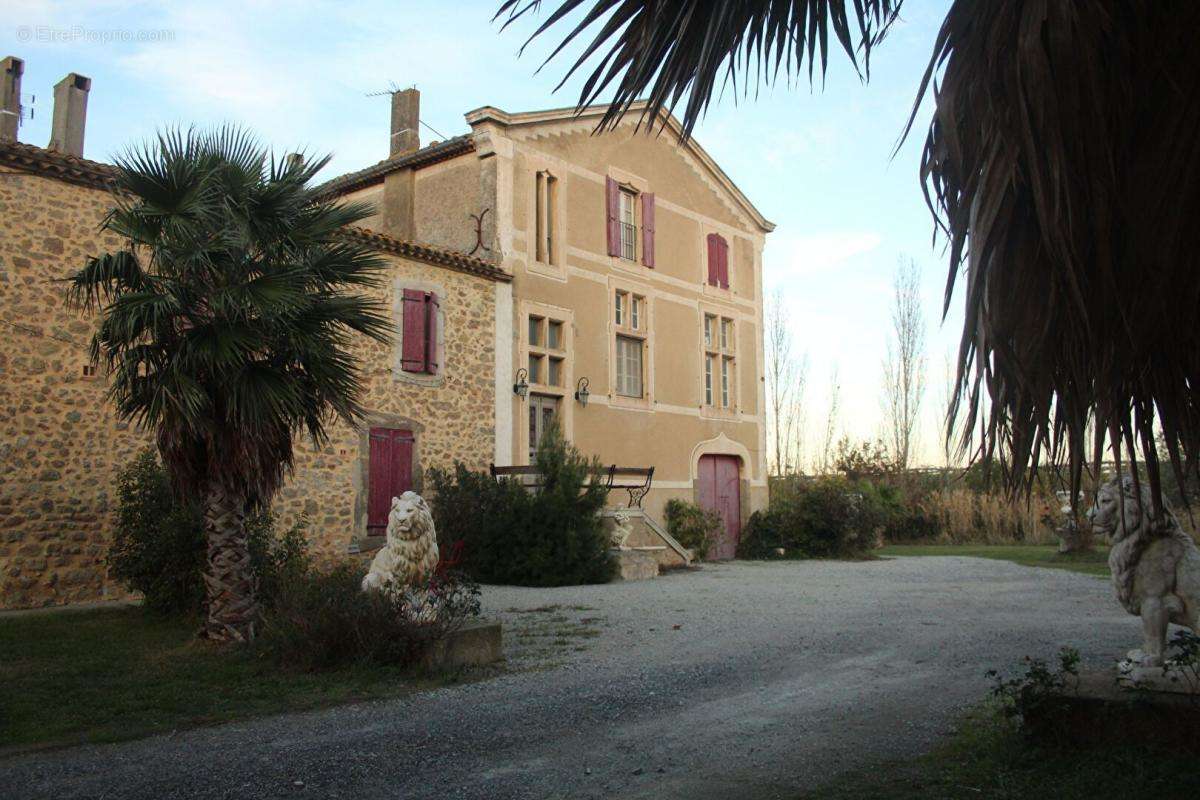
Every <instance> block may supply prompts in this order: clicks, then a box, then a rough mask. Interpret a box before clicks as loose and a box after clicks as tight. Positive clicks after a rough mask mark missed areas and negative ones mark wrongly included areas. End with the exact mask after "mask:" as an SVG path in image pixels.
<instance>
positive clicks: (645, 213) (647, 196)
mask: <svg viewBox="0 0 1200 800" xmlns="http://www.w3.org/2000/svg"><path fill="white" fill-rule="evenodd" d="M642 263H643V264H645V265H646V266H647V267H650V268H651V269H654V195H653V194H652V193H651V192H643V193H642Z"/></svg>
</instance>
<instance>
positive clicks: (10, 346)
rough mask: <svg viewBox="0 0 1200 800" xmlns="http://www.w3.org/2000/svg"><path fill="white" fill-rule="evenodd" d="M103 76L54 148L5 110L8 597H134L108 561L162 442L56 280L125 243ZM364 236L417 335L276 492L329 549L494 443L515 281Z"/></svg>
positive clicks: (1, 209)
mask: <svg viewBox="0 0 1200 800" xmlns="http://www.w3.org/2000/svg"><path fill="white" fill-rule="evenodd" d="M0 66H2V68H3V71H4V76H5V78H6V81H7V82H8V83H7V84H6V85H7V86H9V87H10V88H9V89H8V91H7V92H6V93H5V95H4V96H3V98H2V99H5V100H7V99H9V98H10V97H17V96H19V79H20V70H21V62H20V61H19V60H18V59H13V58H9V59H5V60H4V61H3V62H0ZM14 83H15V84H16V85H17V87H18V88H17V89H16V90H15V91H14V90H13V89H12V88H11V87H12V86H13V84H14ZM88 86H89V82H88V80H87V79H86V78H82V77H81V76H77V75H68V76H67V78H65V79H64V80H63V81H62V82H61V83H60V84H59V85H58V87H56V91H55V115H54V132H53V138H52V140H51V147H48V148H42V147H37V146H34V145H30V144H25V143H21V142H19V141H17V140H16V139H17V135H16V134H17V127H16V117H14V116H12V115H5V116H3V117H0V123H2V124H3V126H4V127H0V219H2V220H3V224H2V225H0V333H2V335H0V608H8V607H25V606H36V605H47V604H64V603H75V602H83V601H90V600H101V599H106V598H112V597H117V596H120V595H121V593H122V590H121V588H120V587H119V586H117V585H115V584H114V583H113V582H111V581H110V580H109V579H108V577H107V574H106V570H105V567H104V556H105V552H106V549H107V537H108V532H109V531H110V530H111V525H112V520H113V513H114V483H115V478H116V475H117V473H118V472H119V470H120V469H121V468H122V467H123V466H125V465H126V464H128V463H129V461H130V460H131V459H132V458H133V456H134V455H135V454H136V453H137V451H138V450H140V449H141V448H143V447H145V446H147V445H148V444H149V443H150V437H148V436H147V435H145V434H144V433H141V432H139V431H137V430H136V429H133V428H130V427H129V426H127V425H125V424H120V423H117V422H116V419H115V416H114V414H113V413H112V411H111V409H110V408H109V407H108V406H107V405H106V401H105V393H106V390H107V382H106V376H105V375H104V372H103V367H95V366H93V365H92V364H91V362H90V361H89V357H88V351H87V343H88V340H89V339H90V336H91V333H92V330H93V325H94V322H93V321H92V320H90V319H87V318H84V317H81V316H79V315H76V314H74V313H71V312H68V311H67V310H66V309H65V308H64V305H63V295H62V285H61V284H59V283H56V281H57V280H58V279H61V278H63V277H65V276H67V275H69V274H71V273H72V272H74V271H75V270H77V269H78V268H79V267H81V266H82V265H83V263H84V261H85V259H86V258H87V257H88V256H90V255H94V254H96V253H99V252H103V251H105V250H113V249H117V248H119V247H120V246H121V242H120V241H119V240H118V239H117V238H116V237H114V236H112V235H110V234H105V233H101V232H100V230H99V229H100V224H101V221H102V220H103V218H104V215H105V213H106V212H107V210H108V209H109V207H110V203H111V194H110V189H109V184H110V181H111V179H112V174H113V169H112V167H111V166H109V165H107V164H101V163H97V162H94V161H88V160H86V159H83V158H82V149H83V136H82V134H83V130H84V113H85V111H86V101H87V90H88ZM60 112H61V113H60ZM348 235H352V236H358V237H361V238H365V239H368V240H369V241H370V242H371V243H372V244H373V245H375V246H376V247H377V248H378V249H379V250H380V251H381V252H382V253H383V254H384V256H385V257H386V259H387V260H388V261H389V263H390V271H389V273H388V276H387V277H388V280H387V285H386V286H385V287H384V288H383V289H382V290H381V291H382V292H383V293H384V295H385V299H386V301H387V302H388V303H389V305H390V306H391V308H392V309H393V314H394V320H395V324H396V328H397V330H398V331H400V332H401V333H400V334H399V335H398V336H397V337H396V342H395V344H394V346H392V347H385V346H383V345H379V344H376V343H374V342H366V341H364V343H363V345H362V348H361V351H360V353H359V355H360V357H361V359H362V369H363V373H364V378H365V382H366V386H367V389H366V394H365V397H364V398H363V405H364V406H365V407H366V408H367V409H368V410H369V412H370V413H369V417H368V420H367V425H366V426H365V427H364V428H363V429H362V430H361V431H356V430H352V429H350V428H349V427H348V426H344V425H338V426H335V427H334V428H333V429H332V430H331V432H330V434H331V435H330V441H329V443H328V445H327V446H326V447H325V448H323V449H322V450H320V451H319V452H318V451H315V450H314V449H313V448H312V446H311V444H310V443H308V442H307V441H302V442H300V443H299V451H298V453H297V459H296V470H295V473H294V475H293V476H292V477H291V479H290V480H289V481H288V483H287V484H286V485H285V487H284V488H283V490H282V492H281V494H280V496H279V498H278V500H277V501H276V503H275V506H274V510H275V512H276V514H277V515H278V516H279V517H280V520H281V522H282V523H283V524H285V525H289V524H291V523H292V522H294V521H296V520H297V519H298V518H299V517H300V515H301V514H302V513H303V514H305V515H307V516H308V518H309V519H310V522H311V524H310V526H309V531H310V536H311V546H312V548H313V550H314V552H315V553H317V554H318V555H338V554H345V553H346V552H347V551H353V550H365V549H371V548H372V547H374V546H376V544H377V543H378V542H380V541H381V536H380V534H381V532H382V529H383V526H384V525H386V519H387V507H388V501H389V500H390V498H391V496H392V494H398V493H399V492H401V491H403V490H405V489H408V488H416V489H418V490H419V489H420V488H421V474H422V470H423V469H425V468H427V467H429V466H435V465H437V466H444V467H450V466H452V465H453V464H454V462H455V461H462V462H464V463H466V464H467V465H468V466H471V467H472V468H475V469H486V467H487V465H488V463H489V462H490V461H491V460H492V459H493V458H494V451H493V441H494V439H495V413H494V409H495V392H494V385H495V380H494V377H493V371H494V368H495V356H494V349H495V336H494V327H495V325H494V320H495V316H496V308H497V302H498V299H500V298H505V297H507V296H508V289H509V286H510V282H511V276H510V275H508V274H507V273H505V272H504V271H503V270H502V269H500V268H499V267H498V266H497V265H495V264H494V263H491V262H489V261H486V260H483V259H479V258H473V257H470V256H467V255H464V254H462V253H458V252H454V251H452V250H450V249H448V248H445V247H437V246H428V245H419V244H415V243H413V242H410V241H404V240H399V239H395V238H392V237H389V236H386V235H384V234H381V233H374V232H369V231H354V232H350V233H348Z"/></svg>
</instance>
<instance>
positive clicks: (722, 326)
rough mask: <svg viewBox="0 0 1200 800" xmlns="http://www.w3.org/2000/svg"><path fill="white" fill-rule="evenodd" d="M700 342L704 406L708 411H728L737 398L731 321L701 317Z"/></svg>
mask: <svg viewBox="0 0 1200 800" xmlns="http://www.w3.org/2000/svg"><path fill="white" fill-rule="evenodd" d="M703 327H704V329H703V338H704V353H703V358H704V405H706V406H709V407H710V408H718V409H732V408H734V405H735V403H736V402H737V398H736V397H735V392H734V387H735V386H736V383H737V372H736V370H735V367H736V359H737V352H736V344H737V343H736V338H735V330H734V321H733V320H732V319H730V318H729V317H722V316H719V315H717V314H707V313H706V314H705V315H704V320H703Z"/></svg>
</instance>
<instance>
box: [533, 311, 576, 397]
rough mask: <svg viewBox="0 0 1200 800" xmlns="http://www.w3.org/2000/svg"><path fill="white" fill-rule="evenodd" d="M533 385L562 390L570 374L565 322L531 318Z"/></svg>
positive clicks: (545, 318)
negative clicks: (568, 371)
mask: <svg viewBox="0 0 1200 800" xmlns="http://www.w3.org/2000/svg"><path fill="white" fill-rule="evenodd" d="M527 338H528V341H527V343H526V344H527V346H528V349H529V365H528V366H529V382H530V383H531V384H534V385H538V386H553V387H559V388H561V387H562V386H563V379H564V376H565V374H566V357H567V352H566V348H567V343H566V329H565V328H564V322H563V320H561V319H554V318H553V317H548V316H542V315H540V314H530V315H529V333H528V335H527Z"/></svg>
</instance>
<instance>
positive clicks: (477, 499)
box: [426, 425, 617, 586]
mask: <svg viewBox="0 0 1200 800" xmlns="http://www.w3.org/2000/svg"><path fill="white" fill-rule="evenodd" d="M537 467H538V470H539V472H540V473H541V474H540V476H539V481H540V482H541V484H542V485H541V488H539V489H536V490H530V489H526V488H525V487H523V486H522V485H521V484H520V482H518V481H516V480H507V479H506V480H500V481H496V480H494V479H493V478H492V477H491V476H490V475H488V474H487V473H483V472H472V471H471V470H468V469H467V468H466V467H464V466H463V465H462V464H456V465H455V468H454V471H453V472H450V471H447V470H441V469H436V468H435V469H430V470H429V471H428V472H427V473H426V485H427V487H428V488H429V489H430V490H431V491H430V505H431V509H432V512H433V520H434V524H435V525H436V526H437V532H438V538H439V539H440V540H441V542H442V543H443V544H450V543H452V542H455V541H458V540H461V541H462V542H463V544H464V549H463V563H462V565H461V566H462V568H463V569H464V570H465V571H466V572H467V573H468V574H469V575H471V576H472V577H473V578H475V580H478V581H480V582H483V583H493V584H512V585H517V586H572V585H577V584H584V583H606V582H608V581H610V580H612V579H613V577H614V575H615V574H616V569H617V564H616V560H615V559H614V558H613V555H612V552H611V550H610V543H609V540H608V535H607V534H606V533H605V532H604V529H603V527H602V523H601V520H600V517H599V516H598V512H599V511H600V510H601V509H602V508H604V503H605V501H606V500H607V498H608V490H607V489H606V488H605V487H604V486H603V485H602V482H601V481H599V480H593V479H594V478H597V477H598V476H599V475H600V473H601V467H600V463H599V461H597V460H596V459H588V458H585V457H584V456H583V455H581V454H580V453H579V451H578V450H577V449H576V448H575V447H573V446H572V445H570V444H568V443H567V442H566V441H565V440H564V439H563V437H562V434H561V432H560V431H559V430H558V427H557V426H556V425H555V426H551V428H550V429H549V430H548V431H547V433H546V435H545V437H544V438H543V439H542V442H541V443H540V445H539V448H538V454H537Z"/></svg>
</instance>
